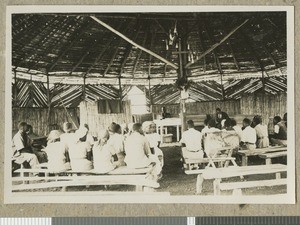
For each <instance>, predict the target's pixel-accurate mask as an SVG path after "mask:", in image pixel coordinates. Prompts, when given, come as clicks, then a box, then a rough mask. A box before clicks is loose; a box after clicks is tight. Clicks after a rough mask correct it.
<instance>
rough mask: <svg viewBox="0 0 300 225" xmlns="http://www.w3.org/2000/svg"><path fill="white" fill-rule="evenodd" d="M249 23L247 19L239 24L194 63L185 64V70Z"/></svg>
mask: <svg viewBox="0 0 300 225" xmlns="http://www.w3.org/2000/svg"><path fill="white" fill-rule="evenodd" d="M248 21H249V19H247V20H245V21H244V22H243V23H241V24H240V25H239V26H237V27H235V28H234V29H233V30H232V31H231V32H229V33H228V34H227V35H226V36H224V37H223V38H222V39H221V41H219V42H218V43H215V44H214V45H212V46H211V47H210V48H209V49H207V50H206V51H205V52H204V53H202V54H201V55H200V56H199V57H198V59H196V60H195V61H194V62H190V63H188V64H186V66H185V67H186V68H189V67H190V66H191V65H193V64H195V63H196V62H198V61H199V60H200V59H202V58H203V57H204V56H205V55H207V54H208V53H210V52H211V51H212V50H214V49H215V48H217V47H219V46H220V45H221V44H222V43H223V42H224V41H226V40H227V39H228V38H229V37H230V36H231V35H233V34H234V33H235V32H236V31H237V30H238V29H239V28H241V27H242V26H243V25H244V24H246V23H247V22H248Z"/></svg>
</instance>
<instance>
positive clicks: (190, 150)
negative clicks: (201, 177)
mask: <svg viewBox="0 0 300 225" xmlns="http://www.w3.org/2000/svg"><path fill="white" fill-rule="evenodd" d="M187 128H188V130H187V131H184V132H183V133H182V138H181V140H180V143H181V145H182V147H183V148H182V154H183V157H186V158H203V156H204V153H203V150H202V145H201V140H202V134H201V132H199V131H197V130H196V129H195V126H194V122H193V120H188V121H187Z"/></svg>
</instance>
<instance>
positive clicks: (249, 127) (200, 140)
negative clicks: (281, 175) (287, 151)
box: [180, 108, 287, 158]
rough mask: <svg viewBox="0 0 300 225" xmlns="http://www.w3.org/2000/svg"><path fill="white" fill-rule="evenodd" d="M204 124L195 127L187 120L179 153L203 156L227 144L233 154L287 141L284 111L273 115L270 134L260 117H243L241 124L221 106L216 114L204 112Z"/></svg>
mask: <svg viewBox="0 0 300 225" xmlns="http://www.w3.org/2000/svg"><path fill="white" fill-rule="evenodd" d="M204 125H205V126H204V128H203V129H202V130H201V132H200V131H198V130H196V129H195V126H194V123H193V121H192V120H188V121H187V130H186V131H184V132H183V134H182V139H181V141H180V143H181V146H182V147H183V148H182V153H183V155H185V156H186V157H187V158H202V157H207V156H210V157H211V156H213V155H215V154H216V152H217V151H218V150H219V149H222V148H224V147H230V148H231V149H233V154H235V153H236V152H237V151H238V150H240V149H241V150H254V149H256V148H266V147H269V146H270V145H282V146H286V145H287V114H285V115H284V116H283V119H281V117H280V116H275V117H274V119H273V126H274V133H272V134H269V132H268V126H267V125H265V124H263V121H262V117H261V116H259V115H256V116H254V118H253V119H252V120H250V119H249V118H244V119H243V122H242V126H239V125H237V122H236V120H235V119H234V118H230V117H229V116H228V114H227V113H225V112H222V111H221V109H219V108H218V109H217V110H216V115H215V117H212V116H210V115H207V118H206V119H205V121H204Z"/></svg>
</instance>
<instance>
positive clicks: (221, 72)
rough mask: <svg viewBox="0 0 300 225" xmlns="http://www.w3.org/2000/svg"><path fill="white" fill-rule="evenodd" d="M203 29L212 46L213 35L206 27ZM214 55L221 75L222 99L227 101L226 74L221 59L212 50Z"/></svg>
mask: <svg viewBox="0 0 300 225" xmlns="http://www.w3.org/2000/svg"><path fill="white" fill-rule="evenodd" d="M203 27H204V30H205V33H206V34H207V37H208V40H209V42H210V43H211V44H212V37H211V34H210V33H209V31H208V30H207V28H206V26H205V25H204V26H203ZM212 53H213V56H214V60H215V64H216V66H217V68H218V71H219V73H220V76H221V89H222V97H223V100H224V99H225V90H224V85H223V74H224V73H223V70H222V66H221V63H220V60H219V58H218V56H217V53H216V51H215V50H214V49H212Z"/></svg>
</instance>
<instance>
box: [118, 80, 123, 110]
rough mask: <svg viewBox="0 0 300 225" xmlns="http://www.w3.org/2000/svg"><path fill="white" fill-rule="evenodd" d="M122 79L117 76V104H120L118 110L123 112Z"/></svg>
mask: <svg viewBox="0 0 300 225" xmlns="http://www.w3.org/2000/svg"><path fill="white" fill-rule="evenodd" d="M122 92H123V91H122V81H121V76H119V105H120V112H121V113H122V112H123V105H122V97H123V96H122Z"/></svg>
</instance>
